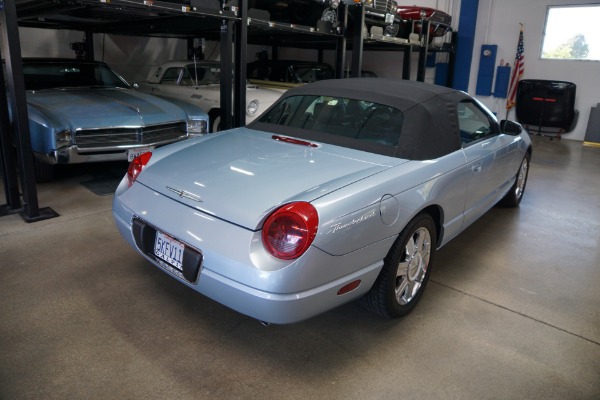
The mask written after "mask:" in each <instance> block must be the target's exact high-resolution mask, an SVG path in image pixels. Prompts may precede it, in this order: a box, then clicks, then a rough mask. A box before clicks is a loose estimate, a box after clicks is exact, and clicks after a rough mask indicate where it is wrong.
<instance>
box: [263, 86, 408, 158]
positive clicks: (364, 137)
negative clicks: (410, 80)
mask: <svg viewBox="0 0 600 400" xmlns="http://www.w3.org/2000/svg"><path fill="white" fill-rule="evenodd" d="M258 122H259V123H265V124H274V125H278V126H286V127H289V128H296V129H299V130H301V131H302V132H303V133H304V134H303V135H302V136H303V137H309V138H310V133H315V134H325V135H324V136H323V135H319V139H318V140H320V141H323V140H324V139H323V138H325V142H327V136H331V135H333V136H335V137H341V138H345V139H348V140H350V141H353V142H369V143H375V144H378V145H382V146H387V147H396V146H398V140H399V139H400V133H401V131H402V125H403V122H404V115H403V114H402V112H401V111H399V110H398V109H396V108H393V107H390V106H387V105H383V104H378V103H373V102H370V101H364V100H358V99H349V98H342V97H331V96H314V95H310V96H308V95H306V96H291V97H287V98H285V99H282V100H281V101H280V102H279V103H278V104H277V105H275V107H273V108H272V109H271V110H269V111H268V112H266V113H265V114H263V115H262V116H261V117H260V119H259V120H258ZM307 132H310V133H309V134H308V135H307ZM334 141H335V142H337V140H334ZM330 143H332V142H330ZM354 144H356V143H354ZM352 147H357V146H356V145H354V146H352Z"/></svg>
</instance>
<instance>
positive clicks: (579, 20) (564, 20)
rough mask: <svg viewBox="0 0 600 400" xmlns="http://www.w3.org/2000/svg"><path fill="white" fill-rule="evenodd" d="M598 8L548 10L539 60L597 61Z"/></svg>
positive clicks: (599, 50) (599, 44) (599, 48)
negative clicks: (540, 58)
mask: <svg viewBox="0 0 600 400" xmlns="http://www.w3.org/2000/svg"><path fill="white" fill-rule="evenodd" d="M598 21H600V4H590V5H581V6H566V7H565V6H560V7H557V6H549V7H548V11H547V13H546V25H545V28H544V37H543V40H542V59H552V60H590V61H600V25H599V24H598Z"/></svg>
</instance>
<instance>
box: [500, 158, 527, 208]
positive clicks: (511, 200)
mask: <svg viewBox="0 0 600 400" xmlns="http://www.w3.org/2000/svg"><path fill="white" fill-rule="evenodd" d="M530 159H531V156H530V155H529V153H527V154H526V155H525V157H523V161H521V166H520V167H519V171H518V172H517V176H516V179H515V183H513V185H512V186H511V188H510V190H509V191H508V193H506V196H504V197H503V198H502V200H500V205H503V206H505V207H517V206H518V205H519V204H520V203H521V199H522V198H523V193H525V185H527V175H528V174H529V161H530Z"/></svg>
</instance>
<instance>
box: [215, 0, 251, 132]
mask: <svg viewBox="0 0 600 400" xmlns="http://www.w3.org/2000/svg"><path fill="white" fill-rule="evenodd" d="M239 16H240V20H239V21H237V22H236V24H235V49H234V51H235V64H234V65H235V76H234V91H233V93H235V95H234V96H233V101H234V103H233V127H239V126H246V59H247V54H246V53H247V52H246V48H247V44H248V2H247V1H242V2H241V4H240V7H239ZM221 54H222V53H221ZM221 75H223V74H221ZM230 75H231V74H230Z"/></svg>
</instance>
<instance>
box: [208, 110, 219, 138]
mask: <svg viewBox="0 0 600 400" xmlns="http://www.w3.org/2000/svg"><path fill="white" fill-rule="evenodd" d="M208 123H209V126H210V132H211V133H212V132H218V131H220V130H221V110H219V109H218V108H215V109H212V110H210V111H209V113H208Z"/></svg>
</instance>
